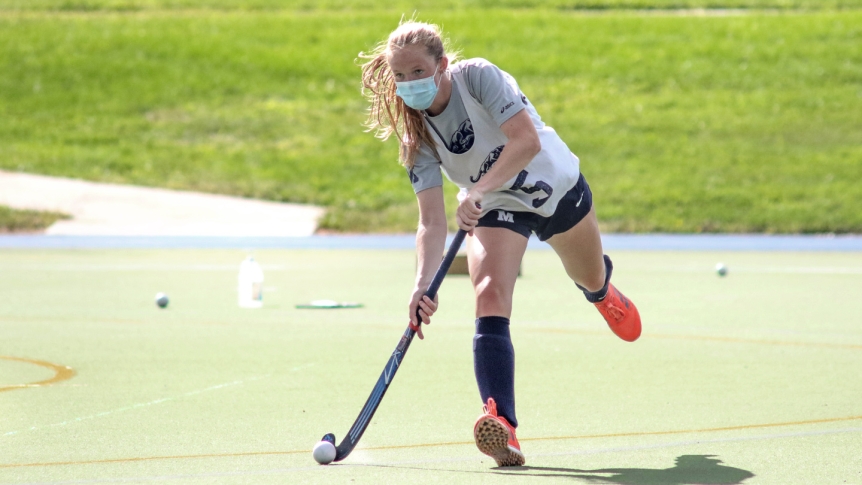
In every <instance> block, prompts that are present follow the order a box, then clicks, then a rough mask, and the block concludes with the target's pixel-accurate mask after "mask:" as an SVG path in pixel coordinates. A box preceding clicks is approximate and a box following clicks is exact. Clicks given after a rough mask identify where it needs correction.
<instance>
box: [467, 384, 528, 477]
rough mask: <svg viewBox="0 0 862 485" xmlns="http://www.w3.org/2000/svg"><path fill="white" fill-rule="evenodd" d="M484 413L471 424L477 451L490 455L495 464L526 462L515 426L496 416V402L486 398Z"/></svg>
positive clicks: (513, 464)
mask: <svg viewBox="0 0 862 485" xmlns="http://www.w3.org/2000/svg"><path fill="white" fill-rule="evenodd" d="M484 409H485V414H483V415H481V416H479V419H477V420H476V424H475V425H474V426H473V437H474V438H476V446H477V447H478V448H479V451H481V452H482V453H484V454H486V455H488V456H490V457H491V458H493V459H494V461H496V462H497V466H523V465H524V463H525V462H526V459H525V458H524V454H523V453H521V445H520V443H518V438H517V437H516V436H515V428H513V427H512V425H511V424H509V422H508V421H506V418H504V417H502V416H497V403H496V402H494V398H493V397H489V398H488V403H487V404H486V405H485V406H484Z"/></svg>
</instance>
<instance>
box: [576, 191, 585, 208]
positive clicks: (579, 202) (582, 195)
mask: <svg viewBox="0 0 862 485" xmlns="http://www.w3.org/2000/svg"><path fill="white" fill-rule="evenodd" d="M583 200H584V193H583V192H581V198H580V199H578V203H577V204H575V207H580V206H581V201H583Z"/></svg>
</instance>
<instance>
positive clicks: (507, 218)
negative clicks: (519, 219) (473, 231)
mask: <svg viewBox="0 0 862 485" xmlns="http://www.w3.org/2000/svg"><path fill="white" fill-rule="evenodd" d="M497 220H498V221H503V222H509V223H512V224H514V223H515V214H512V213H511V212H506V211H502V210H499V209H497Z"/></svg>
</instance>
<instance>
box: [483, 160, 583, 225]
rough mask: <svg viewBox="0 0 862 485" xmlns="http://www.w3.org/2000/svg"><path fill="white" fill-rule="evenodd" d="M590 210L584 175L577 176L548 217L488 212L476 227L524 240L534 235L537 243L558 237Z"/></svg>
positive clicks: (499, 211) (508, 212) (534, 214)
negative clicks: (507, 232)
mask: <svg viewBox="0 0 862 485" xmlns="http://www.w3.org/2000/svg"><path fill="white" fill-rule="evenodd" d="M592 207H593V193H592V192H591V191H590V186H589V184H587V179H585V178H584V174H581V176H580V177H579V178H578V183H576V184H575V186H574V187H573V188H572V190H570V191H568V192H566V195H564V196H563V198H562V199H561V200H560V203H559V204H558V205H557V210H556V211H555V212H554V215H552V216H551V217H542V216H540V215H539V214H536V213H534V212H514V211H504V210H500V209H492V210H490V211H488V213H487V214H485V215H484V216H482V218H481V219H479V223H478V224H476V226H477V227H505V228H506V229H510V230H512V231H515V232H517V233H518V234H520V235H522V236H524V237H526V238H529V237H530V234H532V233H536V237H538V238H539V240H540V241H547V240H548V239H550V237H551V236H553V235H554V234H560V233H563V232H566V231H568V230H569V229H571V228H573V227H575V226H576V225H577V224H578V223H579V222H581V220H582V219H583V218H584V217H586V216H587V214H589V212H590V209H591V208H592Z"/></svg>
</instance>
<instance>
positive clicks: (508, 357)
mask: <svg viewBox="0 0 862 485" xmlns="http://www.w3.org/2000/svg"><path fill="white" fill-rule="evenodd" d="M473 371H474V372H475V373H476V383H477V384H479V394H480V395H481V396H482V402H483V403H485V402H488V398H489V397H493V398H494V401H495V402H496V403H497V414H498V415H500V416H503V417H504V418H506V420H507V421H509V424H511V425H512V426H515V427H517V426H518V420H517V419H516V418H515V348H514V347H513V346H512V338H511V336H510V335H509V319H508V318H505V317H480V318H477V319H476V336H475V337H473Z"/></svg>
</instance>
